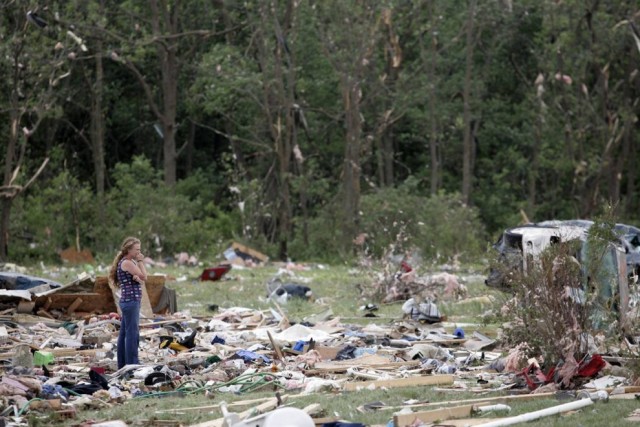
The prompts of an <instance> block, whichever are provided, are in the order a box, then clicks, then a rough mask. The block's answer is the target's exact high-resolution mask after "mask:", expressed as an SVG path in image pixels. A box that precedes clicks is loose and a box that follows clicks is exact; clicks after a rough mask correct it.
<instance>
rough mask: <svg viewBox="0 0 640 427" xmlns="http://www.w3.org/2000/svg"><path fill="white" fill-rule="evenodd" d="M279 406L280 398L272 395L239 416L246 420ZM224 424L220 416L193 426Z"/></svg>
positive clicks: (208, 426) (221, 425) (220, 426)
mask: <svg viewBox="0 0 640 427" xmlns="http://www.w3.org/2000/svg"><path fill="white" fill-rule="evenodd" d="M286 397H287V396H286V395H285V396H282V399H283V400H286ZM277 406H278V399H277V398H275V397H271V398H269V400H268V401H266V402H264V403H262V404H260V405H258V406H256V407H255V408H251V409H248V410H246V411H244V412H242V413H240V414H238V417H239V418H240V419H241V420H244V419H245V418H247V417H250V416H251V417H253V416H255V415H259V414H263V413H264V412H267V411H270V410H272V409H275V408H276V407H277ZM224 425H225V424H224V418H218V419H215V420H211V421H205V422H203V423H199V424H192V425H191V427H223V426H224Z"/></svg>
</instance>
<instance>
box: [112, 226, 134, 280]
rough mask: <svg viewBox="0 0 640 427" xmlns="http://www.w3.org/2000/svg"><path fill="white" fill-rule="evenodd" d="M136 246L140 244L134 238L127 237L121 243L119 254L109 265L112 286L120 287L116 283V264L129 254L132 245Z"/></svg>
mask: <svg viewBox="0 0 640 427" xmlns="http://www.w3.org/2000/svg"><path fill="white" fill-rule="evenodd" d="M136 244H140V239H138V238H136V237H127V238H126V239H124V241H123V242H122V245H121V246H120V252H118V254H117V255H116V257H115V258H114V259H113V263H112V264H111V270H109V281H110V282H112V283H113V284H114V285H116V286H120V283H118V274H117V272H118V264H119V263H120V260H121V259H122V258H124V256H125V255H126V254H127V253H128V252H129V249H131V248H132V247H133V245H136Z"/></svg>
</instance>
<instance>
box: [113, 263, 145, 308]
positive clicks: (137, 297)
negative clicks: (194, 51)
mask: <svg viewBox="0 0 640 427" xmlns="http://www.w3.org/2000/svg"><path fill="white" fill-rule="evenodd" d="M124 260H125V258H122V259H121V260H120V262H119V263H118V269H117V270H116V275H117V276H118V283H120V290H121V291H122V296H121V297H120V302H131V301H141V300H142V288H141V287H140V283H138V282H136V281H135V280H133V275H132V274H131V273H129V272H128V271H124V270H123V269H122V263H123V261H124Z"/></svg>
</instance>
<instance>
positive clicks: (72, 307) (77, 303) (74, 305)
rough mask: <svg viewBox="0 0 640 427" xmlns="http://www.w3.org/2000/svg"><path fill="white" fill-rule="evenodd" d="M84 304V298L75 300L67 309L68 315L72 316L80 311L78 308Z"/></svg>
mask: <svg viewBox="0 0 640 427" xmlns="http://www.w3.org/2000/svg"><path fill="white" fill-rule="evenodd" d="M82 303H83V300H82V298H80V297H78V298H76V299H74V300H73V302H72V303H71V305H69V307H67V314H68V315H72V314H73V312H74V311H76V310H77V309H78V307H80V304H82Z"/></svg>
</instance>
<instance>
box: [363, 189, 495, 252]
mask: <svg viewBox="0 0 640 427" xmlns="http://www.w3.org/2000/svg"><path fill="white" fill-rule="evenodd" d="M360 210H361V216H360V226H361V227H360V228H361V230H362V232H364V233H367V235H368V245H369V250H370V251H371V252H372V253H373V254H374V255H378V256H379V255H382V254H383V253H384V252H385V251H386V250H388V248H389V247H390V246H391V245H395V246H396V251H397V252H402V251H404V250H407V249H410V248H412V247H416V248H419V249H420V250H421V251H422V253H423V255H424V256H425V257H427V258H429V259H431V260H434V261H436V262H442V261H446V260H449V259H451V258H453V257H460V258H461V259H463V260H466V261H470V260H475V259H476V258H477V257H478V256H479V255H480V254H481V253H482V250H483V248H484V245H485V244H484V241H485V233H484V229H483V226H482V223H481V222H480V220H479V218H478V212H477V210H476V209H474V208H471V207H469V206H466V205H465V204H464V203H463V202H462V201H461V199H460V197H459V195H457V194H445V193H440V194H437V195H435V196H432V197H425V196H420V195H414V194H412V192H411V191H409V189H407V188H405V187H401V188H398V189H384V190H380V191H378V192H375V193H372V194H368V195H365V196H363V197H362V200H361V205H360Z"/></svg>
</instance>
